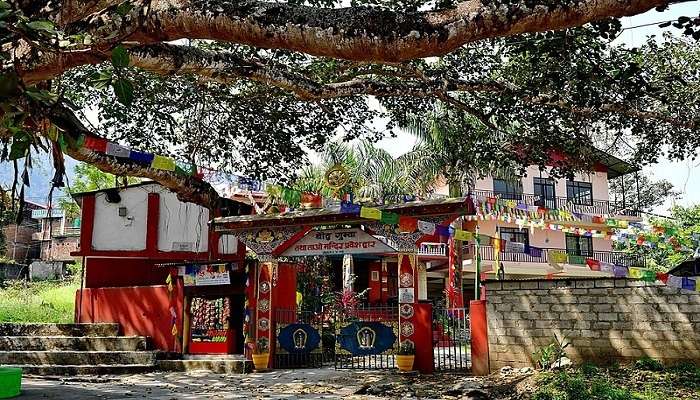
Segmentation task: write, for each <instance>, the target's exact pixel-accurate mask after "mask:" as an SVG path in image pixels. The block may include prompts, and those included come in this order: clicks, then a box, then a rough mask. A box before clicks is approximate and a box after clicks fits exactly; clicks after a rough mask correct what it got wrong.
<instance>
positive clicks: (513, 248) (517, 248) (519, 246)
mask: <svg viewBox="0 0 700 400" xmlns="http://www.w3.org/2000/svg"><path fill="white" fill-rule="evenodd" d="M505 251H506V252H507V253H525V243H520V242H511V241H506V245H505Z"/></svg>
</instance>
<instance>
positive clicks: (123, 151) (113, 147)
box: [105, 142, 131, 158]
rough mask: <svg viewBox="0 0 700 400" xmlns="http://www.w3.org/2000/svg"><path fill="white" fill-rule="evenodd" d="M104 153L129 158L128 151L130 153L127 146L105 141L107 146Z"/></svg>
mask: <svg viewBox="0 0 700 400" xmlns="http://www.w3.org/2000/svg"><path fill="white" fill-rule="evenodd" d="M105 153H106V154H107V155H109V156H114V157H121V158H129V153H131V150H129V148H127V147H124V146H120V145H118V144H116V143H112V142H107V148H106V150H105Z"/></svg>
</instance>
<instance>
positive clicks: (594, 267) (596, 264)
mask: <svg viewBox="0 0 700 400" xmlns="http://www.w3.org/2000/svg"><path fill="white" fill-rule="evenodd" d="M586 265H588V268H590V269H591V271H600V261H598V260H594V259H592V258H587V259H586Z"/></svg>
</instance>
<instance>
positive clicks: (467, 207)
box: [212, 197, 474, 231]
mask: <svg viewBox="0 0 700 400" xmlns="http://www.w3.org/2000/svg"><path fill="white" fill-rule="evenodd" d="M467 199H468V197H450V198H437V199H428V200H421V201H410V202H406V203H397V204H390V205H385V206H376V207H375V208H378V209H380V210H384V211H391V212H394V213H397V214H399V215H408V216H412V217H425V216H434V215H448V214H462V215H471V214H474V207H473V204H472V202H471V201H467ZM366 221H373V220H371V219H367V218H362V217H360V216H359V215H357V214H353V213H342V212H341V211H340V207H339V206H337V207H333V208H317V209H311V210H295V211H289V212H285V213H279V214H256V215H240V216H231V217H219V218H214V220H213V221H212V224H213V225H214V226H215V227H216V229H217V230H219V231H227V230H238V229H248V228H261V227H269V226H294V225H299V226H303V225H329V224H349V223H358V222H366Z"/></svg>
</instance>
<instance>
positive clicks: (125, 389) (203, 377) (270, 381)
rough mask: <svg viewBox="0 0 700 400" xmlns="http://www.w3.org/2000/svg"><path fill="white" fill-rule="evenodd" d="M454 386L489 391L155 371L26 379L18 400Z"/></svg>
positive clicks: (421, 393)
mask: <svg viewBox="0 0 700 400" xmlns="http://www.w3.org/2000/svg"><path fill="white" fill-rule="evenodd" d="M455 385H457V386H460V385H461V388H462V389H461V390H462V392H463V393H464V394H466V393H467V392H469V390H471V389H479V388H482V387H484V385H485V382H484V381H483V380H481V379H477V378H473V377H469V376H467V375H465V374H459V375H438V374H436V375H434V376H432V377H428V376H422V377H421V376H417V375H408V376H407V375H398V374H396V373H387V372H384V373H382V372H381V371H338V370H335V369H333V368H324V369H307V370H287V371H274V372H267V373H253V374H246V375H219V374H213V373H209V372H205V371H202V372H189V373H181V372H155V373H148V374H140V375H123V376H102V377H89V376H81V377H64V378H41V377H25V378H24V381H23V385H22V395H21V396H20V397H19V398H18V399H22V400H30V399H32V400H33V399H69V400H83V399H138V398H148V399H159V400H162V399H236V398H245V399H341V398H342V399H364V398H370V397H371V398H407V397H413V398H415V397H420V398H444V397H446V396H447V397H452V396H450V395H449V390H450V389H454V387H455ZM445 391H447V394H446V393H445ZM461 394H462V393H459V394H458V393H454V395H455V396H456V397H461ZM453 398H454V397H453ZM474 398H481V397H474Z"/></svg>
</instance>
